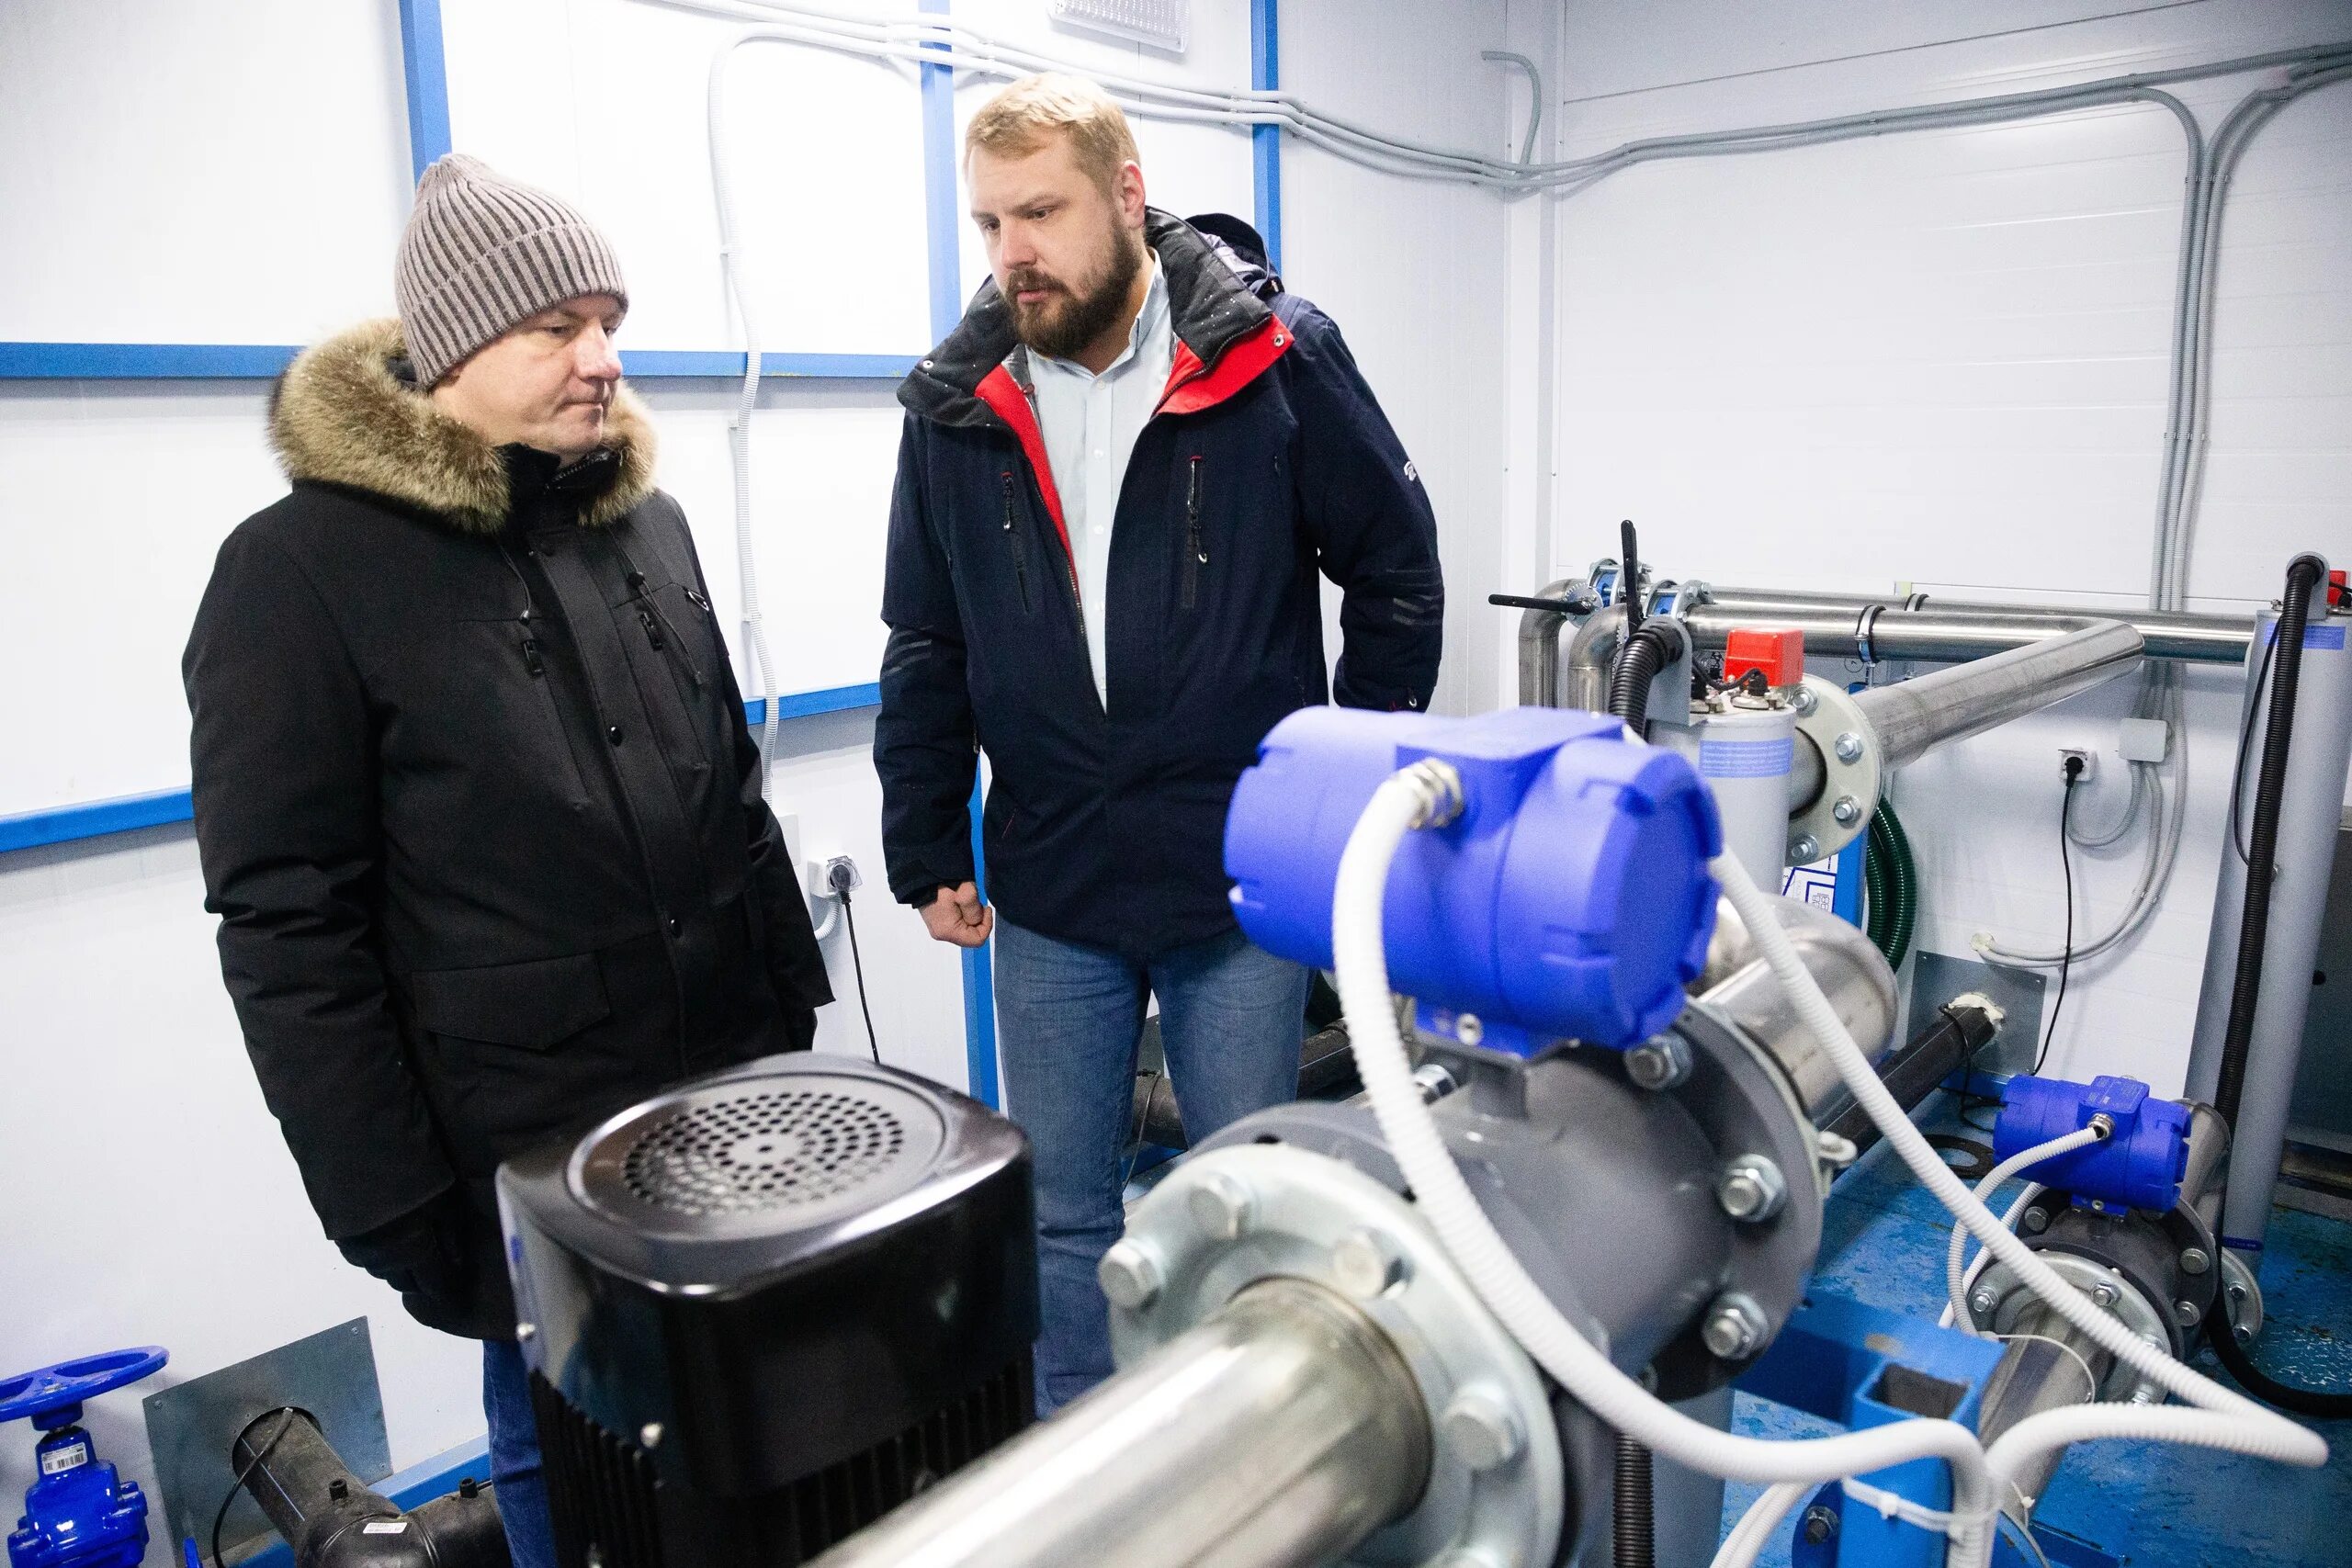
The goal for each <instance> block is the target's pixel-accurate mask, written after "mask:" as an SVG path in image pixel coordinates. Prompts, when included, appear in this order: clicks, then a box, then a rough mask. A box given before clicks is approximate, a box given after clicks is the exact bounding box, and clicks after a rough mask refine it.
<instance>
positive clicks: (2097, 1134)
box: [1944, 1116, 2112, 1339]
mask: <svg viewBox="0 0 2352 1568" xmlns="http://www.w3.org/2000/svg"><path fill="white" fill-rule="evenodd" d="M2111 1126H2112V1124H2111V1123H2109V1122H2108V1121H2107V1118H2106V1117H2104V1116H2102V1117H2100V1118H2099V1119H2098V1122H2094V1123H2093V1124H2092V1125H2090V1126H2088V1127H2078V1128H2076V1129H2075V1131H2073V1132H2071V1133H2068V1134H2066V1135H2065V1136H2064V1137H2059V1138H2052V1139H2051V1140H2050V1141H2049V1142H2047V1143H2042V1144H2036V1145H2034V1146H2033V1147H2031V1148H2030V1149H2025V1150H2021V1151H2020V1152H2018V1153H2017V1154H2013V1155H2011V1156H2009V1157H2008V1158H2007V1159H2005V1160H2003V1161H2002V1162H2001V1163H2000V1164H1998V1165H1996V1166H1995V1167H1994V1168H1992V1170H1991V1172H1990V1173H1988V1174H1987V1175H1986V1176H1985V1179H1984V1180H1982V1181H1980V1182H1978V1183H1977V1184H1976V1193H1975V1196H1976V1201H1978V1202H1979V1203H1982V1202H1983V1201H1985V1199H1987V1198H1990V1197H1991V1196H1992V1195H1993V1194H1994V1193H1995V1192H1997V1191H1999V1190H2000V1188H2001V1184H2002V1183H2003V1182H2005V1181H2007V1180H2008V1179H2010V1178H2011V1177H2013V1176H2015V1175H2017V1174H2018V1172H2019V1171H2021V1170H2024V1169H2026V1168H2029V1167H2030V1166H2036V1165H2040V1164H2041V1162H2042V1161H2043V1160H2046V1159H2056V1158H2057V1157H2058V1156H2060V1155H2070V1154H2073V1153H2074V1152H2075V1150H2076V1149H2079V1148H2083V1147H2086V1146H2087V1145H2091V1144H2097V1143H2103V1142H2105V1141H2106V1139H2107V1137H2108V1135H2109V1131H2110V1130H2111ZM2018 1212H2019V1211H2018V1209H2016V1208H2015V1207H2014V1206H2013V1207H2012V1208H2011V1209H2010V1211H2009V1213H2007V1214H2004V1215H2002V1216H2001V1228H2002V1229H2003V1230H2007V1229H2008V1228H2009V1226H2010V1225H2011V1224H2013V1223H2014V1217H2015V1215H2016V1214H2017V1213H2018ZM2012 1234H2015V1233H2012ZM1967 1246H1968V1225H1967V1223H1966V1222H1965V1221H1962V1223H1961V1224H1956V1225H1954V1226H1952V1227H1951V1249H1950V1250H1949V1251H1947V1252H1946V1253H1945V1254H1944V1289H1945V1292H1946V1293H1947V1294H1949V1295H1950V1296H1951V1309H1950V1310H1951V1314H1952V1316H1951V1323H1950V1325H1948V1326H1951V1327H1953V1328H1957V1329H1959V1330H1960V1331H1961V1332H1962V1334H1966V1335H1969V1336H1971V1337H1974V1338H1978V1339H1982V1338H1985V1336H1984V1335H1982V1334H1979V1333H1977V1332H1976V1324H1975V1321H1974V1319H1973V1317H1972V1316H1971V1315H1970V1314H1969V1311H1968V1290H1967V1279H1966V1277H1965V1276H1963V1275H1962V1272H1961V1266H1960V1259H1961V1254H1962V1251H1963V1250H1965V1249H1966V1247H1967ZM1978 1256H1979V1257H1980V1258H1981V1257H1985V1256H1987V1255H1986V1254H1984V1253H1980V1254H1978Z"/></svg>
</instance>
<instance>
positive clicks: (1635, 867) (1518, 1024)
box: [1225, 707, 1723, 1057]
mask: <svg viewBox="0 0 2352 1568" xmlns="http://www.w3.org/2000/svg"><path fill="white" fill-rule="evenodd" d="M1431 757H1433V758H1438V759H1442V760H1443V761H1447V762H1450V763H1452V764H1453V767H1454V769H1455V770H1456V771H1457V772H1458V773H1460V774H1461V778H1462V792H1463V810H1462V814H1461V815H1460V816H1459V817H1458V818H1455V819H1454V820H1453V822H1452V823H1450V824H1448V825H1446V826H1444V827H1442V828H1434V829H1424V830H1422V831H1419V832H1415V833H1411V834H1408V836H1407V838H1406V840H1405V842H1404V843H1403V845H1402V846H1400V848H1399V849H1398V851H1397V860H1396V863H1395V864H1394V865H1393V866H1392V867H1391V869H1390V871H1389V875H1388V883H1387V903H1386V908H1385V917H1384V919H1383V926H1382V929H1383V931H1384V932H1385V937H1386V942H1387V954H1388V976H1389V984H1390V985H1391V986H1392V987H1394V988H1395V989H1396V990H1397V991H1398V992H1400V993H1404V994H1408V995H1410V996H1412V997H1413V998H1415V999H1416V1000H1417V1001H1418V1003H1419V1006H1420V1009H1421V1013H1422V1024H1423V1027H1424V1028H1428V1029H1431V1030H1433V1031H1434V1032H1440V1033H1444V1034H1450V1035H1452V1036H1453V1037H1454V1038H1455V1039H1456V1040H1457V1041H1459V1042H1460V1043H1464V1044H1468V1045H1477V1046H1481V1047H1483V1048H1485V1049H1488V1050H1498V1051H1502V1052H1505V1053H1508V1054H1510V1055H1516V1056H1521V1057H1532V1056H1534V1055H1540V1054H1542V1053H1543V1052H1544V1051H1545V1050H1548V1049H1550V1048H1551V1047H1552V1046H1554V1045H1555V1044H1559V1043H1566V1042H1567V1041H1571V1040H1573V1041H1578V1042H1582V1043H1588V1044H1596V1045H1606V1046H1611V1047H1614V1048H1618V1049H1623V1048H1624V1047H1626V1046H1630V1045H1634V1044H1638V1043H1641V1042H1642V1041H1643V1040H1645V1039H1647V1038H1648V1037H1649V1036H1651V1035H1653V1034H1655V1033H1657V1032H1658V1031H1660V1030H1662V1029H1664V1028H1665V1027H1667V1025H1668V1024H1670V1023H1672V1022H1673V1021H1674V1019H1675V1017H1676V1015H1677V1014H1679V1013H1680V1012H1681V1010H1682V1008H1683V1003H1684V994H1683V987H1685V986H1687V985H1689V984H1690V983H1691V981H1692V980H1694V979H1696V978H1697V977H1698V975H1699V972H1700V970H1701V968H1702V966H1703V965H1704V964H1705V962H1706V956H1707V941H1708V938H1709V937H1710V936H1711V935H1712V934H1713V931H1714V922H1715V901H1716V898H1717V897H1718V896H1719V894H1720V889H1719V888H1718V887H1717V886H1716V884H1715V879H1714V876H1713V874H1712V873H1711V872H1710V871H1709V870H1708V868H1707V862H1708V861H1709V859H1711V858H1712V857H1713V855H1715V854H1716V853H1717V852H1719V851H1720V850H1721V849H1722V847H1723V829H1722V826H1721V824H1720V822H1719V821H1718V820H1717V818H1716V815H1715V806H1714V800H1713V796H1711V795H1709V794H1708V793H1707V789H1706V786H1705V784H1702V782H1701V781H1700V778H1699V775H1698V773H1696V772H1695V771H1693V770H1692V768H1691V765H1690V763H1689V762H1687V761H1684V760H1683V759H1682V758H1681V757H1679V756H1678V755H1676V754H1674V753H1672V752H1670V751H1664V750H1657V749H1656V748H1653V747H1650V746H1646V745H1644V744H1643V743H1641V742H1640V741H1637V740H1634V739H1629V738H1628V737H1627V735H1626V733H1625V728H1624V726H1623V725H1622V724H1621V723H1619V722H1618V721H1617V720H1616V719H1614V718H1612V717H1611V716H1607V715H1605V714H1594V713H1582V712H1575V711H1569V710H1564V709H1559V708H1536V707H1529V708H1510V709H1506V710H1504V711H1503V712H1500V713H1492V714H1482V715H1480V716H1476V717H1473V718H1442V717H1437V716H1431V715H1428V714H1379V713H1365V712H1362V711H1358V710H1355V709H1350V708H1337V707H1317V708H1305V709H1302V710H1300V711H1299V712H1297V713H1295V714H1293V715H1291V716H1290V717H1288V718H1286V719H1284V720H1283V722H1282V723H1280V724H1278V725H1276V726H1275V727H1274V729H1273V732H1272V734H1270V735H1268V736H1267V737H1266V739H1265V742H1264V743H1263V745H1261V747H1260V749H1259V755H1258V764H1257V766H1255V767H1253V768H1250V770H1248V771H1247V772H1246V773H1243V774H1242V775H1241V779H1240V782H1239V783H1238V784H1237V785H1236V786H1235V788H1234V792H1233V804H1232V807H1231V808H1230V810H1229V811H1228V812H1227V817H1226V824H1225V869H1226V874H1227V875H1228V876H1230V877H1232V878H1233V880H1234V884H1235V886H1234V889H1233V894H1232V897H1233V910H1234V914H1235V916H1236V917H1237V918H1238V919H1239V920H1240V922H1241V929H1242V931H1244V932H1245V933H1247V934H1248V936H1249V938H1250V941H1252V942H1256V943H1257V944H1258V945H1259V946H1260V947H1262V948H1264V949H1265V950H1266V951H1267V952H1269V953H1276V954H1278V955H1280V956H1282V957H1284V958H1290V959H1295V960H1296V961H1298V962H1299V963H1302V964H1310V965H1313V966H1315V967H1317V968H1328V967H1329V966H1330V964H1331V894H1332V888H1333V885H1334V884H1335V883H1336V882H1337V880H1338V877H1339V871H1340V852H1342V851H1343V850H1344V849H1345V848H1346V846H1347V841H1348V837H1349V835H1350V834H1351V832H1353V831H1354V829H1355V825H1356V820H1357V818H1360V817H1361V816H1362V815H1363V808H1364V807H1365V805H1366V804H1367V803H1368V802H1369V801H1370V800H1371V799H1372V795H1373V791H1374V790H1375V789H1377V788H1378V787H1379V786H1380V784H1381V782H1382V781H1383V780H1384V779H1385V778H1387V777H1388V776H1389V775H1390V774H1391V773H1395V772H1397V770H1398V769H1399V768H1402V767H1406V766H1408V765H1410V764H1411V763H1413V762H1416V761H1420V760H1421V759H1423V758H1431ZM1471 1019H1475V1023H1470V1022H1469V1020H1471Z"/></svg>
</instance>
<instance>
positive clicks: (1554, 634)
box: [1519, 577, 1584, 708]
mask: <svg viewBox="0 0 2352 1568" xmlns="http://www.w3.org/2000/svg"><path fill="white" fill-rule="evenodd" d="M1583 587H1584V583H1583V582H1582V581H1581V580H1579V579H1577V578H1572V577H1564V578H1562V579H1560V581H1557V582H1553V583H1547V584H1545V585H1544V592H1542V593H1541V594H1540V595H1538V597H1541V598H1544V599H1561V600H1566V599H1568V598H1570V597H1572V596H1574V595H1575V594H1577V592H1579V591H1580V590H1582V588H1583ZM1567 620H1568V612H1567V611H1566V609H1565V608H1562V609H1558V610H1525V611H1522V612H1521V614H1520V617H1519V700H1520V702H1521V705H1525V706H1528V707H1546V708H1555V707H1558V706H1559V705H1560V628H1561V627H1562V626H1566V625H1567Z"/></svg>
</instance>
